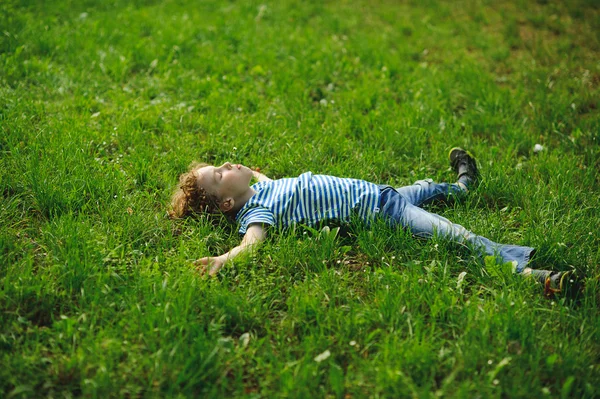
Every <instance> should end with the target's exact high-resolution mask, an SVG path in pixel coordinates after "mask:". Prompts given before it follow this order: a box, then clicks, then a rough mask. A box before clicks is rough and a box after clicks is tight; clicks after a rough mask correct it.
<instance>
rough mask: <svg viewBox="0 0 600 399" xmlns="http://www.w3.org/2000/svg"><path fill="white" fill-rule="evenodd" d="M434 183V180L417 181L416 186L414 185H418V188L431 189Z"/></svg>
mask: <svg viewBox="0 0 600 399" xmlns="http://www.w3.org/2000/svg"><path fill="white" fill-rule="evenodd" d="M432 183H433V180H432V179H423V180H417V181H416V182H414V183H413V184H414V185H417V186H421V187H424V188H427V187H429V186H430V185H431V184H432Z"/></svg>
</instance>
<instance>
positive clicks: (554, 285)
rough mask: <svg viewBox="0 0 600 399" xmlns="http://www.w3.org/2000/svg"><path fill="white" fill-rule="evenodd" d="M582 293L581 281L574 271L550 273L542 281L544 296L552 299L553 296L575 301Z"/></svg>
mask: <svg viewBox="0 0 600 399" xmlns="http://www.w3.org/2000/svg"><path fill="white" fill-rule="evenodd" d="M582 291H583V281H582V279H581V278H580V277H579V276H578V275H577V273H576V272H575V271H574V270H569V271H566V272H552V273H550V274H549V275H548V276H547V277H546V279H545V281H544V295H545V296H546V297H548V298H553V297H554V296H555V295H557V294H558V295H560V296H564V297H567V298H571V299H575V298H577V296H579V294H581V292H582Z"/></svg>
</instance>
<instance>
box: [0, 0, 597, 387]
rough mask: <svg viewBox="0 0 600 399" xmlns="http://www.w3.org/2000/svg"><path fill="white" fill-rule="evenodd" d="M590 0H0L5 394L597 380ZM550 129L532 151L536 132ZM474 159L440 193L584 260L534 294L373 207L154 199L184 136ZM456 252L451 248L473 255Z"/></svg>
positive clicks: (321, 161)
mask: <svg viewBox="0 0 600 399" xmlns="http://www.w3.org/2000/svg"><path fill="white" fill-rule="evenodd" d="M567 3H568V4H567ZM599 21H600V9H599V8H598V6H597V3H596V2H594V1H585V0H578V1H573V2H555V1H537V2H534V1H524V0H521V1H514V2H510V1H501V2H498V1H486V0H483V1H465V2H439V3H438V2H434V1H423V2H420V1H419V2H418V1H405V2H396V1H387V0H378V1H349V0H347V1H343V0H342V1H332V2H321V1H292V0H287V1H278V2H263V1H258V2H253V1H246V0H243V1H216V0H215V1H201V2H200V1H197V2H193V1H188V0H172V1H163V2H159V1H143V0H136V1H131V2H126V1H121V0H113V1H111V2H94V1H78V2H75V1H56V0H55V1H45V2H32V1H26V0H22V1H16V0H8V1H6V0H5V1H3V2H1V4H0V154H1V155H0V192H1V193H2V196H1V207H0V225H1V226H2V228H1V229H0V287H1V288H0V364H2V367H1V368H0V396H2V397H11V398H19V397H63V396H64V397H69V396H84V397H99V398H104V397H190V396H194V395H197V396H201V397H248V398H259V397H261V398H262V397H264V398H272V397H332V398H358V397H373V398H382V397H389V398H396V397H436V396H447V397H450V396H458V397H486V398H487V397H540V396H549V397H564V398H566V397H598V396H600V390H599V389H598V387H599V386H600V366H599V363H598V359H599V358H600V344H598V343H599V342H600V309H599V308H600V297H599V294H598V292H599V283H598V281H599V276H600V269H599V268H598V265H599V262H600V252H599V250H598V248H600V234H599V229H598V225H599V224H600V216H599V213H598V209H599V208H600V200H599V197H600V195H599V194H600V182H599V180H598V175H599V171H600V142H599V141H600V115H599V111H598V106H599V101H600V96H599V95H600V89H599V85H600V64H599V63H598V59H599V53H600V51H599V50H600V23H599ZM535 144H542V145H543V146H544V148H545V149H544V150H543V151H542V152H540V153H538V154H534V152H533V146H534V145H535ZM457 145H458V146H463V147H466V148H469V149H470V150H471V151H472V152H473V153H475V154H476V155H477V157H478V161H479V163H480V166H481V171H482V177H483V179H482V184H481V185H480V187H479V188H478V189H477V190H475V191H474V192H472V194H471V196H470V197H469V198H468V199H467V200H466V201H464V202H462V203H459V204H456V205H454V206H452V207H443V206H436V207H435V208H434V210H435V211H436V212H439V213H441V214H442V215H444V216H446V217H448V218H450V219H451V220H453V221H455V222H457V223H460V224H462V225H464V226H466V227H468V228H469V229H471V230H473V231H475V232H477V233H478V234H482V235H484V236H488V237H489V238H491V239H494V240H496V241H499V242H506V243H514V244H523V245H529V246H534V247H536V248H538V249H539V252H538V253H539V255H540V259H541V260H542V261H543V262H546V263H547V266H548V267H551V268H554V269H557V270H561V269H566V268H568V267H571V266H573V267H575V268H576V269H578V270H580V271H581V272H584V273H585V274H586V275H587V278H588V280H587V288H586V291H585V293H584V297H583V299H582V301H581V303H580V304H578V305H573V304H568V303H565V302H564V301H562V300H554V301H550V300H547V299H545V298H544V297H543V296H542V295H541V288H540V287H538V286H535V285H532V284H531V283H529V282H527V281H523V280H522V279H520V278H518V276H513V275H504V274H502V273H500V275H496V276H494V273H490V271H487V270H486V269H485V268H483V267H482V265H481V263H480V262H479V261H478V260H477V259H476V258H475V257H474V256H473V254H471V253H469V252H466V251H462V250H457V248H455V247H452V246H451V245H449V244H448V243H446V242H443V241H437V240H434V241H429V242H424V241H420V240H416V239H414V238H412V237H410V236H409V235H408V234H406V233H404V232H402V231H391V230H389V229H388V228H386V227H385V226H383V225H381V224H378V225H376V226H374V228H373V229H372V230H370V231H369V230H366V229H364V228H362V227H361V226H353V228H352V229H351V231H350V234H349V235H348V236H344V237H341V236H340V237H336V236H334V235H331V234H330V235H321V234H315V233H313V232H311V231H305V230H303V229H298V230H297V231H295V232H290V233H288V234H283V235H271V236H270V237H269V239H268V240H267V242H266V243H265V245H264V246H263V247H262V248H261V249H260V250H259V251H258V252H257V253H255V254H253V256H251V257H247V258H245V259H241V260H239V261H236V262H235V263H234V264H232V265H229V266H228V267H226V268H225V269H224V270H223V271H222V272H221V273H220V275H219V276H218V277H217V278H215V279H204V278H201V277H199V276H198V275H197V273H196V272H195V270H194V268H193V267H192V265H191V261H192V260H194V259H197V258H200V257H203V256H207V255H216V254H219V253H222V252H223V251H226V250H228V249H229V248H231V247H232V246H234V245H236V244H237V243H238V242H239V237H237V234H236V232H235V229H234V228H232V227H228V226H221V227H219V228H214V227H212V226H211V225H209V224H208V223H205V222H202V221H193V220H187V221H178V222H173V221H170V220H168V219H167V218H166V210H167V205H168V201H169V197H170V194H171V191H172V189H173V186H174V184H175V183H176V181H177V176H178V175H179V173H181V172H183V171H185V169H186V166H187V165H188V164H189V163H190V162H191V161H192V160H198V161H207V162H215V163H220V162H223V161H226V160H230V161H236V162H241V163H243V164H246V165H248V166H255V167H260V168H261V170H262V171H263V172H264V173H266V174H267V175H269V176H271V177H274V178H279V177H284V176H294V175H298V174H300V173H302V172H304V171H307V170H311V171H313V172H314V173H323V174H334V175H339V176H348V177H356V178H363V179H367V180H370V181H374V182H377V183H388V184H394V185H405V184H410V183H412V182H413V181H414V180H417V179H420V178H425V177H431V178H434V179H436V180H440V181H443V180H450V179H452V178H453V175H452V172H451V171H450V170H449V168H448V164H447V158H446V157H447V151H448V149H449V148H451V147H453V146H457ZM462 272H466V276H464V280H463V281H462V283H460V284H459V280H460V279H462V278H463V277H462V276H463V275H461V273H462Z"/></svg>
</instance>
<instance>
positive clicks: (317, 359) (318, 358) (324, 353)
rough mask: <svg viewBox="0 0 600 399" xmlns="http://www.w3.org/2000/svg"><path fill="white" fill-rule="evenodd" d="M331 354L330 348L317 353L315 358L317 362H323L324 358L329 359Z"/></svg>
mask: <svg viewBox="0 0 600 399" xmlns="http://www.w3.org/2000/svg"><path fill="white" fill-rule="evenodd" d="M329 356H331V352H329V349H327V350H326V351H325V352H323V353H321V354H319V355H317V356H316V357H315V359H314V360H315V362H317V363H321V362H322V361H323V360H327V359H328V358H329Z"/></svg>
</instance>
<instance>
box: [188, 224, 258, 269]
mask: <svg viewBox="0 0 600 399" xmlns="http://www.w3.org/2000/svg"><path fill="white" fill-rule="evenodd" d="M266 235H267V234H266V231H265V229H264V227H263V226H262V225H261V224H251V225H250V226H248V229H247V230H246V234H245V235H244V238H243V239H242V242H241V243H240V245H238V246H237V247H235V248H232V249H231V251H229V252H227V253H224V254H223V255H221V256H207V257H205V258H201V259H198V260H197V261H195V262H194V264H195V265H196V266H197V269H198V270H200V274H205V273H207V272H208V274H209V275H211V276H214V275H215V274H217V273H218V272H219V270H220V269H221V268H222V267H223V265H224V264H225V263H227V261H229V260H232V259H233V258H235V257H236V256H238V255H240V254H242V253H246V252H248V251H249V250H251V249H252V248H253V247H254V246H255V245H257V244H259V243H260V242H262V241H263V240H264V239H265V237H266Z"/></svg>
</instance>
